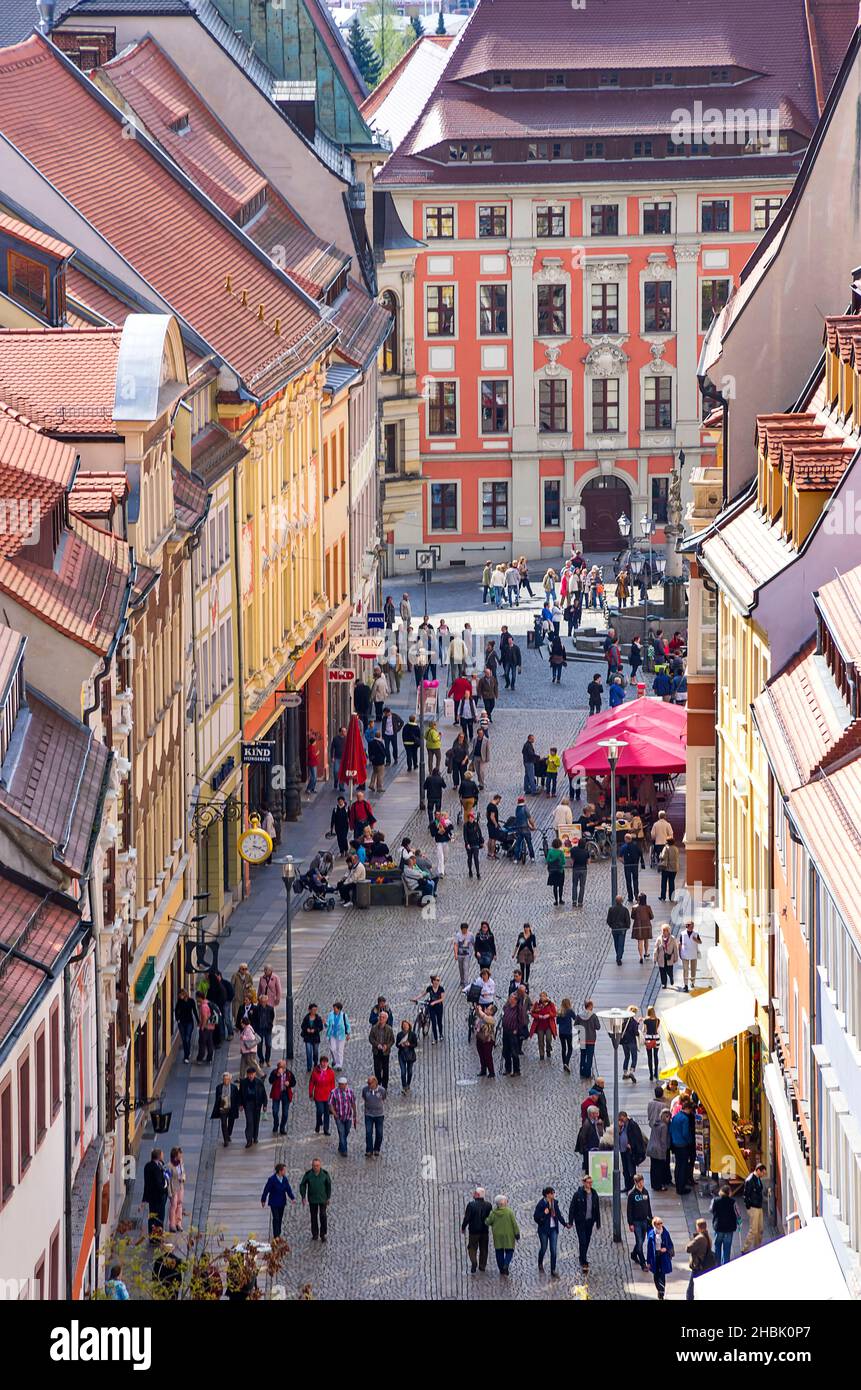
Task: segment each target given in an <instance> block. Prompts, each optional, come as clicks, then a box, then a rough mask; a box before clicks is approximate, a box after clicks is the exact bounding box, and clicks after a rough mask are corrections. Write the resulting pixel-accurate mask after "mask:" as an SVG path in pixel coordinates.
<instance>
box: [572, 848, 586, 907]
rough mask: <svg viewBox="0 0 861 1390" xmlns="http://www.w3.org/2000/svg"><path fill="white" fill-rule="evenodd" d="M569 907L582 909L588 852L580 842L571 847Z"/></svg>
mask: <svg viewBox="0 0 861 1390" xmlns="http://www.w3.org/2000/svg"><path fill="white" fill-rule="evenodd" d="M570 858H571V906H572V907H582V906H583V898H584V896H585V893H586V874H587V873H588V871H589V851H588V849H587V848H586V846H585V845H584V843H583V841H582V840H578V841H577V842H576V844H572V846H571V855H570Z"/></svg>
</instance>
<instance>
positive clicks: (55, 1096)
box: [49, 1000, 60, 1120]
mask: <svg viewBox="0 0 861 1390" xmlns="http://www.w3.org/2000/svg"><path fill="white" fill-rule="evenodd" d="M49 1032H50V1035H51V1119H52V1120H53V1118H54V1116H55V1115H56V1114H57V1111H58V1110H59V1109H60V1001H59V1000H57V1001H56V1003H54V1004H52V1006H51V1018H50V1022H49Z"/></svg>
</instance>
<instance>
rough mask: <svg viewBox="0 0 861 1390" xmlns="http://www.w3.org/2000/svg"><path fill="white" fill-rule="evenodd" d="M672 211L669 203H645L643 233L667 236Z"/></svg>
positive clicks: (645, 234)
mask: <svg viewBox="0 0 861 1390" xmlns="http://www.w3.org/2000/svg"><path fill="white" fill-rule="evenodd" d="M671 217H672V212H671V209H670V204H669V203H644V204H643V235H644V236H655V235H660V236H665V235H666V234H667V233H668V232H669V231H670V222H671Z"/></svg>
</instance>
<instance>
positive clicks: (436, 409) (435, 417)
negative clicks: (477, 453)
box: [428, 381, 457, 434]
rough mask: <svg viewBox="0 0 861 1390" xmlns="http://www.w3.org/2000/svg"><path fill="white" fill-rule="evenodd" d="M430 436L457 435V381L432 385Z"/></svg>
mask: <svg viewBox="0 0 861 1390" xmlns="http://www.w3.org/2000/svg"><path fill="white" fill-rule="evenodd" d="M428 434H457V382H456V381H432V382H431V383H430V392H429V395H428Z"/></svg>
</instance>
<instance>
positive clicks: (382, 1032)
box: [368, 1009, 395, 1090]
mask: <svg viewBox="0 0 861 1390" xmlns="http://www.w3.org/2000/svg"><path fill="white" fill-rule="evenodd" d="M368 1041H369V1043H370V1044H371V1051H372V1053H373V1058H374V1076H375V1077H376V1078H377V1080H378V1082H379V1083H380V1085H381V1086H382V1087H383V1089H384V1090H388V1088H389V1062H390V1060H391V1052H392V1048H393V1047H394V1045H395V1035H394V1033H393V1032H392V1029H391V1028H390V1027H389V1015H388V1013H387V1012H386V1010H385V1009H383V1010H382V1012H381V1013H380V1015H379V1017H378V1019H377V1022H376V1023H375V1024H373V1026H372V1028H371V1031H370V1033H369V1034H368Z"/></svg>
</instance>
